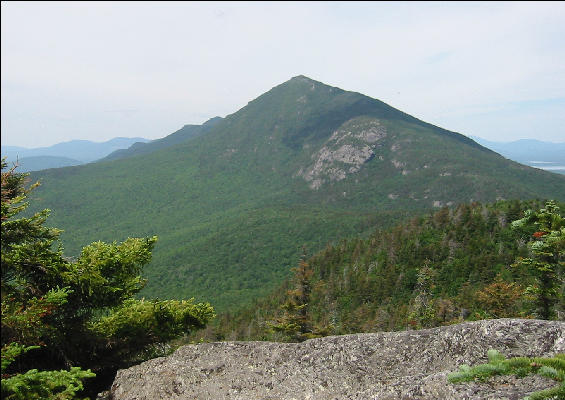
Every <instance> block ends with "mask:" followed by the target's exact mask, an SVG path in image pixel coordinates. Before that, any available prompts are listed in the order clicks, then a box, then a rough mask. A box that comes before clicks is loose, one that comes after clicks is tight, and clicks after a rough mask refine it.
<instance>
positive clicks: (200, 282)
mask: <svg viewBox="0 0 565 400" xmlns="http://www.w3.org/2000/svg"><path fill="white" fill-rule="evenodd" d="M204 125H206V124H204ZM204 125H201V126H200V128H199V126H194V125H192V126H190V125H189V126H187V127H184V128H182V129H181V130H179V131H177V132H175V134H174V135H175V136H172V135H171V136H168V137H166V138H163V139H161V140H160V141H159V142H158V141H155V142H156V143H157V144H152V143H148V144H146V145H136V146H134V148H132V149H130V150H128V151H126V152H122V155H124V154H125V153H128V154H129V155H134V156H128V157H126V158H116V159H107V160H104V161H103V162H97V163H92V164H88V165H81V166H77V167H70V168H63V169H58V170H57V169H54V170H46V171H41V172H38V173H34V174H33V176H32V178H33V179H40V180H41V181H42V182H43V184H42V185H41V186H40V187H39V188H38V190H37V191H36V193H37V200H36V201H35V202H32V207H33V208H34V209H43V208H49V209H51V210H53V211H52V217H51V218H50V222H49V223H50V224H52V225H53V226H56V227H59V228H61V229H64V230H65V233H64V234H63V235H62V240H63V243H64V246H65V249H66V250H67V252H68V253H70V254H72V253H76V252H78V251H79V249H80V247H81V246H84V245H86V244H88V243H90V242H92V241H94V240H105V241H114V240H122V239H125V238H126V237H128V236H147V235H153V234H155V235H158V236H159V244H158V245H157V247H156V249H155V252H154V257H153V261H152V262H151V264H150V265H149V266H148V267H147V268H146V270H145V274H146V277H147V278H148V279H149V281H148V282H149V283H148V285H147V287H146V288H145V289H144V291H143V293H142V294H143V295H145V296H146V297H160V298H181V297H189V298H190V297H196V298H197V299H198V300H205V301H210V302H211V303H212V304H213V305H214V306H216V307H217V308H218V309H229V308H233V307H239V306H241V305H242V304H244V303H248V302H250V301H251V299H253V298H255V297H257V296H259V295H263V294H267V293H269V291H270V290H271V289H273V288H274V287H275V286H277V285H278V284H279V283H280V282H281V281H282V280H283V279H284V278H285V277H286V276H288V273H289V269H290V266H292V265H295V264H296V260H297V259H298V257H299V255H300V253H301V251H302V246H303V245H306V247H307V248H308V249H309V251H311V252H315V251H317V250H319V249H321V248H324V247H325V246H326V245H327V243H328V242H332V241H337V240H340V239H341V238H345V237H351V236H357V235H364V234H367V233H368V232H369V231H371V230H373V228H374V226H375V225H376V224H379V225H381V226H386V225H391V224H392V223H397V222H398V219H399V218H402V217H406V216H407V215H414V214H415V213H421V212H425V211H427V210H431V209H433V208H438V207H442V206H444V205H447V206H451V205H455V204H457V203H462V202H469V201H481V202H491V201H495V200H496V199H502V198H504V199H512V198H517V199H528V198H555V199H557V200H561V201H563V200H565V177H562V176H560V175H557V174H551V173H548V172H544V171H540V170H537V169H534V168H530V167H527V166H524V165H520V164H518V163H516V162H513V161H510V160H507V159H505V158H504V157H502V156H500V155H498V154H496V153H495V152H493V151H492V150H489V149H487V148H485V147H483V146H481V145H480V144H478V143H476V142H475V141H473V140H472V139H469V138H468V137H466V136H463V135H461V134H459V133H456V132H450V131H447V130H445V129H442V128H440V127H437V126H434V125H431V124H428V123H426V122H424V121H421V120H418V119H417V118H414V117H412V116H410V115H408V114H406V113H404V112H402V111H400V110H397V109H395V108H393V107H391V106H389V105H387V104H385V103H383V102H381V101H379V100H376V99H372V98H370V97H367V96H365V95H362V94H360V93H355V92H348V91H345V90H342V89H340V88H336V87H332V86H328V85H326V84H323V83H321V82H318V81H315V80H313V79H310V78H307V77H305V76H298V77H294V78H292V79H290V80H289V81H287V82H284V83H282V84H280V85H278V86H276V87H274V88H272V89H271V90H269V91H268V92H266V93H264V94H263V95H261V96H259V97H258V98H256V99H254V100H252V101H250V102H249V103H248V104H247V105H246V106H245V107H243V108H241V109H240V110H238V111H236V112H234V113H233V114H230V115H228V116H226V117H225V118H223V119H216V120H214V121H213V124H212V125H213V126H207V127H206V128H209V129H207V130H206V132H205V134H202V132H203V129H204ZM208 125H209V123H208ZM177 138H178V139H179V140H178V141H177V142H175V144H174V145H170V146H164V147H161V148H159V150H158V151H151V152H146V153H143V152H142V151H141V150H142V149H143V150H144V149H151V148H152V146H159V145H163V144H167V142H169V143H170V142H173V141H176V140H177ZM137 150H140V152H139V153H138V154H137V155H135V154H134V153H135V152H136V151H137ZM118 155H119V154H118Z"/></svg>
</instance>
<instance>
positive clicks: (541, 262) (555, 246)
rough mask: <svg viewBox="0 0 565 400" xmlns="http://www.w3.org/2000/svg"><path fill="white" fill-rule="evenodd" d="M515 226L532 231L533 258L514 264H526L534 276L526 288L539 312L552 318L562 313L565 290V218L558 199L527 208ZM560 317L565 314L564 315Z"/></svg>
mask: <svg viewBox="0 0 565 400" xmlns="http://www.w3.org/2000/svg"><path fill="white" fill-rule="evenodd" d="M512 228H513V229H516V230H521V231H523V232H528V233H531V231H532V230H533V231H534V232H533V233H531V238H530V242H529V243H528V248H529V252H530V257H527V258H519V259H518V260H517V261H516V263H515V264H514V265H515V266H526V267H528V268H529V269H530V270H531V272H532V273H533V274H534V276H535V284H533V285H531V286H529V287H528V288H527V291H528V292H529V294H531V295H533V296H534V298H535V300H536V306H537V310H536V313H537V315H538V316H539V317H540V318H542V319H552V318H554V317H555V316H556V314H558V312H561V313H562V312H563V303H564V290H565V276H564V273H565V218H563V216H562V215H561V214H560V211H559V207H558V206H557V204H556V203H555V201H553V200H550V201H548V202H547V203H546V204H545V207H544V208H542V209H540V210H539V211H536V212H534V211H532V210H528V211H526V213H525V216H524V218H522V219H519V220H516V221H514V222H513V223H512ZM561 318H565V316H563V315H561Z"/></svg>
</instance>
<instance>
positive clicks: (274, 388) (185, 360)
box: [110, 319, 565, 400]
mask: <svg viewBox="0 0 565 400" xmlns="http://www.w3.org/2000/svg"><path fill="white" fill-rule="evenodd" d="M489 349H496V350H498V351H500V352H501V353H502V354H504V355H505V356H507V357H515V356H526V357H534V356H553V355H555V354H557V353H563V352H565V322H560V321H540V320H521V319H499V320H485V321H477V322H469V323H462V324H458V325H451V326H446V327H440V328H434V329H426V330H419V331H402V332H382V333H367V334H356V335H345V336H331V337H325V338H320V339H312V340H308V341H306V342H303V343H272V342H218V343H204V344H198V345H189V346H183V347H181V348H179V349H178V350H177V351H176V352H175V353H173V354H172V355H170V356H168V357H162V358H156V359H153V360H150V361H147V362H144V363H142V364H140V365H137V366H134V367H131V368H129V369H126V370H121V371H118V374H117V376H116V379H115V381H114V383H113V385H112V388H111V391H110V398H111V399H114V400H145V399H147V400H153V399H175V400H181V399H182V400H188V399H233V400H236V399H237V400H240V399H241V400H243V399H261V400H267V399H273V400H274V399H288V400H291V399H296V400H299V399H311V400H315V399H359V400H361V399H374V400H384V399H387V400H388V399H390V400H392V399H430V400H431V399H509V400H510V399H512V400H513V399H521V398H523V397H524V396H526V395H527V394H529V393H531V392H533V391H537V390H541V389H544V388H549V387H551V386H553V385H555V382H554V381H551V380H549V379H546V378H543V377H539V376H530V377H526V378H524V379H517V378H515V377H513V376H504V377H497V378H495V379H492V380H491V381H489V382H488V383H475V382H471V383H464V384H457V385H454V384H450V383H448V382H447V374H448V373H449V372H453V371H456V370H458V367H459V366H460V365H462V364H469V365H474V364H478V363H484V362H487V357H486V354H487V351H488V350H489Z"/></svg>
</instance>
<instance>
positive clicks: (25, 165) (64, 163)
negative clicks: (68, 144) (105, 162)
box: [12, 156, 82, 172]
mask: <svg viewBox="0 0 565 400" xmlns="http://www.w3.org/2000/svg"><path fill="white" fill-rule="evenodd" d="M12 162H16V160H13V161H12ZM17 164H18V171H19V172H29V171H40V170H42V169H47V168H61V167H71V166H73V165H80V164H82V161H79V160H75V159H72V158H68V157H58V156H32V157H24V158H20V159H18V160H17Z"/></svg>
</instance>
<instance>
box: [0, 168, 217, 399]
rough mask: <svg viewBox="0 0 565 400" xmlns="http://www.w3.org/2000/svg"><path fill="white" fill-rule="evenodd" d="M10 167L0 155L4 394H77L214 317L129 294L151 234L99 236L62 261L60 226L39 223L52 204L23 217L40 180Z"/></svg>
mask: <svg viewBox="0 0 565 400" xmlns="http://www.w3.org/2000/svg"><path fill="white" fill-rule="evenodd" d="M6 167H7V165H6V163H5V161H4V160H3V161H2V202H1V203H2V213H1V221H2V247H1V255H2V270H1V271H2V283H1V298H2V337H1V339H2V398H6V399H60V400H63V399H72V398H76V395H77V393H79V392H81V390H82V389H83V383H82V381H83V380H84V379H85V378H93V377H94V375H95V374H94V373H96V374H97V375H98V377H97V378H96V379H98V378H99V377H101V378H106V377H110V378H111V377H112V374H113V372H115V371H116V369H118V368H124V367H126V366H129V365H131V364H132V363H133V362H136V361H140V360H142V359H143V358H144V357H145V355H146V354H148V353H147V352H148V351H149V352H150V350H151V348H152V346H154V345H156V344H158V343H163V342H166V341H167V340H170V339H172V338H174V337H178V336H180V335H183V334H185V333H188V332H189V331H191V330H193V329H198V328H202V327H204V326H205V324H206V323H207V322H208V321H209V320H210V319H211V318H212V317H213V316H214V312H213V309H212V307H211V306H210V305H209V304H207V303H200V304H194V303H193V301H192V300H189V301H144V300H135V299H134V297H133V296H134V295H135V294H136V293H138V292H139V290H141V289H142V288H143V286H144V284H145V281H144V280H143V279H142V278H141V276H140V273H141V269H142V267H143V265H145V264H147V263H148V262H149V261H150V259H151V251H152V249H153V246H154V244H155V242H156V240H157V238H156V237H151V238H129V239H127V240H125V241H124V242H122V243H111V244H108V243H102V242H95V243H92V244H91V245H89V246H86V247H85V248H84V249H83V250H82V252H81V254H80V256H79V257H78V259H77V260H76V261H70V260H69V259H68V258H65V257H64V256H63V251H62V248H61V246H60V245H58V242H57V239H58V235H59V233H60V231H59V230H57V229H53V228H47V227H45V226H44V224H45V221H46V218H47V216H48V213H49V210H43V211H41V212H38V213H35V214H33V215H31V216H29V217H22V216H20V215H19V214H20V213H21V212H22V211H24V210H25V209H26V207H27V206H28V203H27V202H26V198H27V195H28V194H29V192H30V191H31V190H32V189H33V188H34V187H35V186H37V184H36V185H32V186H31V187H30V188H25V185H24V179H25V178H26V176H27V174H19V173H16V172H15V171H14V168H12V169H10V170H6V169H7V168H6ZM5 170H6V171H5ZM57 245H58V246H57ZM91 370H92V371H91ZM93 372H94V373H93ZM87 384H88V382H87ZM94 393H95V392H94Z"/></svg>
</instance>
